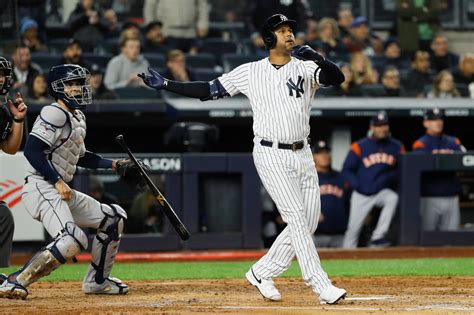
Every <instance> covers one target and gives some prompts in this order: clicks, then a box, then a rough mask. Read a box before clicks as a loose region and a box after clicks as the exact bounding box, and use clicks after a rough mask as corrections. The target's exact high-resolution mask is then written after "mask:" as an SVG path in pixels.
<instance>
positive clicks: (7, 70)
mask: <svg viewBox="0 0 474 315" xmlns="http://www.w3.org/2000/svg"><path fill="white" fill-rule="evenodd" d="M0 71H1V72H3V75H4V76H5V80H4V81H3V83H2V84H1V85H0V95H6V94H7V93H8V91H10V87H11V86H12V82H13V79H12V64H11V63H10V61H8V60H7V59H5V58H4V57H1V56H0Z"/></svg>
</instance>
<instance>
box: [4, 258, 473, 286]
mask: <svg viewBox="0 0 474 315" xmlns="http://www.w3.org/2000/svg"><path fill="white" fill-rule="evenodd" d="M253 263H254V262H253V261H239V262H159V263H117V264H116V265H115V266H114V271H113V275H114V276H117V277H119V278H121V279H122V280H167V279H221V278H243V276H244V274H245V272H247V270H248V269H249V268H250V266H251V265H252V264H253ZM17 268H18V266H16V267H15V266H14V267H10V268H4V269H0V272H3V273H10V272H12V271H14V270H16V269H17ZM87 268H88V265H87V264H67V265H65V266H62V267H61V268H59V269H58V270H56V271H55V272H53V273H52V274H51V275H50V276H48V277H46V278H44V279H43V280H45V281H63V280H69V281H80V280H82V278H83V276H84V274H85V272H86V269H87ZM323 268H324V270H325V271H326V272H327V273H328V274H329V275H330V276H331V277H334V276H384V275H394V276H408V275H413V276H474V259H473V258H431V259H430V258H423V259H365V260H351V259H341V260H339V259H338V260H324V261H323ZM299 276H300V269H299V266H298V264H297V263H296V262H294V263H293V264H292V266H291V267H290V268H289V269H288V271H286V272H285V273H284V275H283V277H299Z"/></svg>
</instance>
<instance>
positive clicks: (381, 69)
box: [0, 0, 474, 101]
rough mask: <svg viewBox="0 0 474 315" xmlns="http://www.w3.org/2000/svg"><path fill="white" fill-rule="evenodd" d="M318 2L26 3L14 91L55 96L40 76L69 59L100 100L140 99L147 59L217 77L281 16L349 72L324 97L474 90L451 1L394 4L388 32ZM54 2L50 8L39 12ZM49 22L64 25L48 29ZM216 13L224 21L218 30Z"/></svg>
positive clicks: (180, 76) (256, 49) (12, 48)
mask: <svg viewBox="0 0 474 315" xmlns="http://www.w3.org/2000/svg"><path fill="white" fill-rule="evenodd" d="M310 2H311V1H305V0H292V1H280V0H255V1H246V0H240V1H233V2H232V3H228V2H226V1H224V2H223V1H216V0H194V1H189V0H160V1H158V0H142V1H138V0H115V1H114V0H79V1H77V5H76V6H75V8H74V9H73V10H72V11H71V12H70V13H68V15H67V16H60V13H59V11H60V10H59V9H58V8H57V7H54V6H53V5H59V4H60V1H57V0H49V1H46V0H38V1H19V9H18V13H19V17H18V20H19V25H18V30H19V33H20V38H14V37H13V38H11V39H10V41H9V40H8V38H4V39H2V47H1V49H0V50H1V51H2V53H3V54H4V55H7V57H11V60H12V62H13V65H14V80H15V86H14V90H15V89H17V90H20V91H22V92H23V93H24V95H27V96H28V97H29V98H31V99H35V100H38V101H44V100H45V99H47V98H48V96H47V95H46V94H45V88H44V76H41V73H46V72H47V71H48V70H49V67H51V66H52V65H55V64H59V63H62V62H70V63H77V64H80V65H82V66H85V67H86V68H89V70H91V72H92V71H93V72H94V73H95V74H96V77H95V80H94V97H95V99H114V98H121V97H122V98H127V97H128V96H132V97H136V95H139V94H137V93H131V94H130V93H128V94H127V91H128V92H129V91H130V89H137V88H139V89H143V90H145V89H146V88H145V87H144V86H143V84H142V83H141V80H138V78H137V77H136V74H137V73H139V72H142V71H144V70H146V69H147V67H148V66H152V67H155V68H158V69H159V70H160V71H162V72H165V74H166V76H167V77H169V78H170V79H174V80H181V81H188V80H210V79H213V78H215V77H217V76H219V75H220V74H221V73H222V72H223V71H224V70H225V71H228V70H230V69H231V68H233V67H235V66H237V65H239V64H241V63H243V62H247V61H252V60H257V59H260V58H263V57H265V56H266V55H267V52H266V51H265V48H264V45H263V40H262V38H261V36H260V33H259V31H260V27H261V25H262V23H263V21H264V20H265V19H266V18H267V17H268V16H270V15H271V14H274V13H282V14H285V15H286V16H288V17H289V18H292V19H295V20H296V21H297V22H298V25H299V27H298V29H297V30H295V36H296V43H297V44H308V45H310V46H311V47H313V48H314V49H316V50H317V51H319V52H320V53H322V54H323V55H325V56H326V57H327V58H329V59H331V60H333V61H335V62H337V63H338V64H339V65H340V67H341V68H342V69H343V71H344V75H345V77H346V81H345V82H344V83H343V84H342V85H341V86H339V87H332V88H327V89H321V90H320V91H319V92H318V95H319V96H320V97H331V96H350V97H358V96H375V97H378V96H385V97H400V96H401V97H403V96H408V97H430V98H456V97H469V96H471V97H472V96H474V85H473V82H474V79H473V78H474V51H473V52H472V53H464V54H462V55H461V56H459V55H458V54H456V53H454V52H452V51H451V49H450V43H449V41H448V38H447V37H446V36H445V35H443V33H442V28H441V23H440V13H441V10H442V9H443V7H442V4H443V1H432V0H422V1H414V0H397V1H395V3H396V7H395V18H394V20H393V21H392V22H393V27H392V28H391V30H390V31H389V32H386V34H384V36H381V35H378V34H380V32H379V33H377V32H375V31H374V30H373V29H372V28H371V25H370V22H369V20H368V19H367V17H364V16H355V14H354V12H353V10H352V9H351V6H348V5H344V3H343V2H342V1H341V4H340V6H339V7H336V8H335V9H334V10H333V14H332V15H330V16H321V15H320V14H316V12H313V11H312V10H311V8H310V7H311V6H310V5H309V3H310ZM47 5H49V13H48V15H47V16H46V17H45V16H44V14H43V15H41V14H38V12H46V9H47ZM59 7H60V5H59ZM63 11H65V10H63ZM64 14H65V15H66V13H64ZM45 19H49V20H54V19H55V20H56V21H64V23H62V24H59V25H60V26H59V27H58V26H55V27H52V28H48V27H46V26H45V25H46V24H45V23H46V22H45ZM213 19H216V20H218V21H220V22H221V23H220V24H219V25H220V26H219V25H217V24H218V23H217V24H216V25H217V26H215V27H213V28H212V27H210V25H211V23H212V22H213V21H214V20H213ZM55 25H58V23H56V24H55ZM142 97H145V98H146V97H150V98H152V97H156V94H155V93H143V94H142Z"/></svg>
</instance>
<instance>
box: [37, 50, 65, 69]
mask: <svg viewBox="0 0 474 315" xmlns="http://www.w3.org/2000/svg"><path fill="white" fill-rule="evenodd" d="M61 58H62V55H59V54H50V53H45V52H40V53H34V54H31V61H32V62H34V63H37V64H38V65H39V66H40V67H41V69H43V72H44V73H48V72H49V69H50V68H51V67H52V66H56V65H58V64H59V62H60V61H61Z"/></svg>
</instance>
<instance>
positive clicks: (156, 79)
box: [137, 67, 168, 90]
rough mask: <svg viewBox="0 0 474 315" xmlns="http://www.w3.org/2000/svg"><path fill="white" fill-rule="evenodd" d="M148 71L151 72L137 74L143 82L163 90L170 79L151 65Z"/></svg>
mask: <svg viewBox="0 0 474 315" xmlns="http://www.w3.org/2000/svg"><path fill="white" fill-rule="evenodd" d="M148 72H149V73H150V74H145V73H139V74H137V75H138V76H139V77H140V78H141V79H142V80H143V82H144V83H145V84H146V85H148V86H149V87H151V88H154V89H157V90H161V89H164V88H165V86H167V85H168V80H167V79H165V78H164V77H163V76H162V75H161V74H159V73H158V71H156V70H155V69H153V68H151V67H149V68H148Z"/></svg>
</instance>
